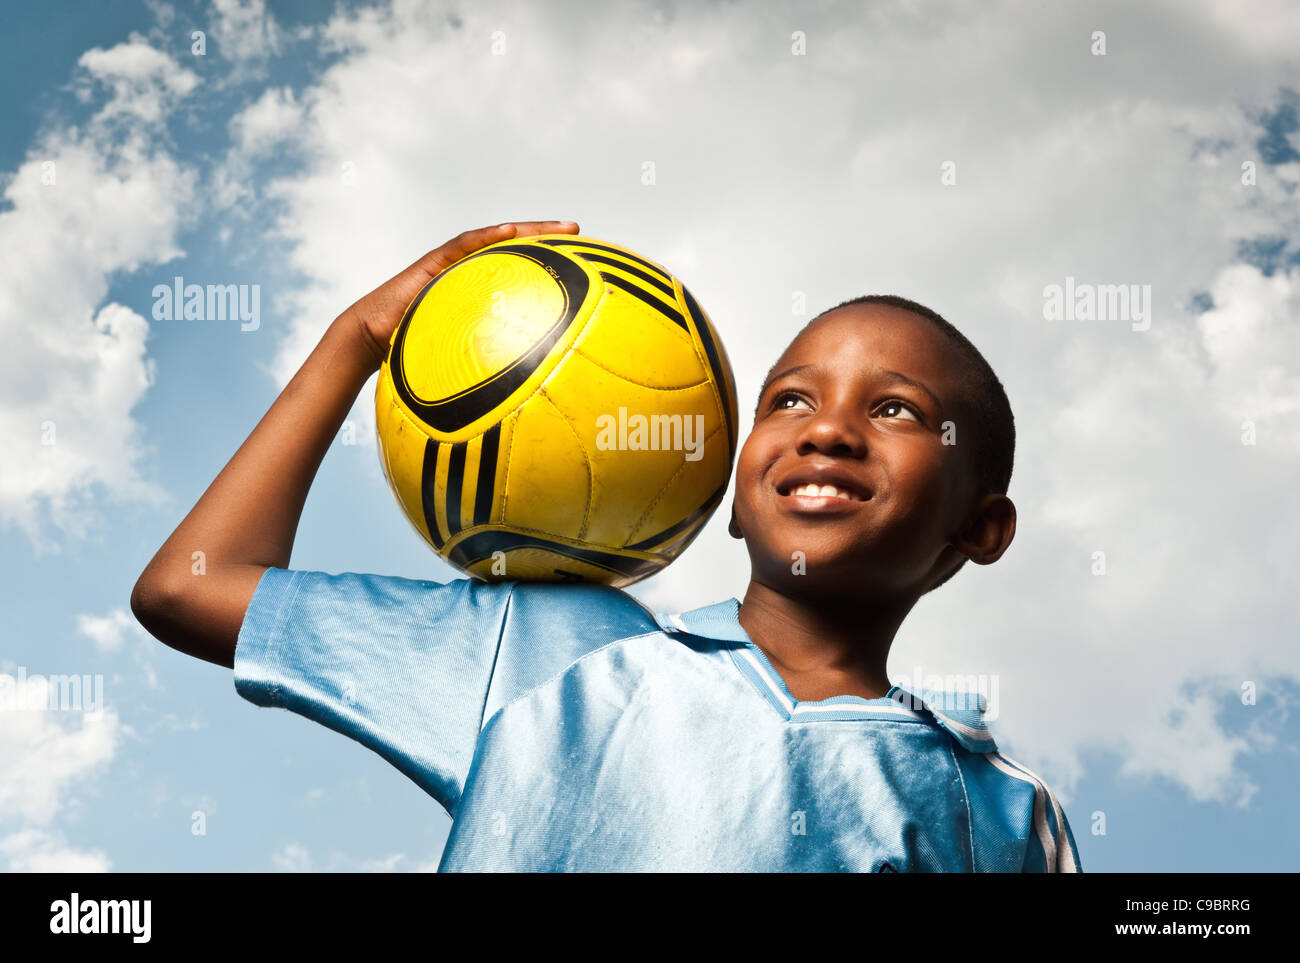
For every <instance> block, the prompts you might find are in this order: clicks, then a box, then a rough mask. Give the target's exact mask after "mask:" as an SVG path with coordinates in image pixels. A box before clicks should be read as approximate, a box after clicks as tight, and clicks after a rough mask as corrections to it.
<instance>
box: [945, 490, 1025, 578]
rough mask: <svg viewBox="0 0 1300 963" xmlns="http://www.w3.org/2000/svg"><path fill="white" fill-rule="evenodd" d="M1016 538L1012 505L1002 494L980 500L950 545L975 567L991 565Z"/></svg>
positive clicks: (1013, 505)
mask: <svg viewBox="0 0 1300 963" xmlns="http://www.w3.org/2000/svg"><path fill="white" fill-rule="evenodd" d="M1015 537H1016V506H1015V503H1014V502H1012V501H1011V499H1010V498H1008V497H1007V496H1006V495H997V494H989V495H983V496H981V497H980V499H979V501H978V503H977V504H976V508H975V515H974V517H973V518H972V519H971V520H970V521H969V522H968V523H967V525H966V528H965V529H964V530H963V531H961V532H958V533H957V534H956V535H954V536H953V539H952V546H953V548H955V549H957V551H959V552H961V554H963V555H965V556H966V557H967V558H968V559H970V560H971V561H972V562H974V563H975V564H976V565H991V564H993V563H994V562H996V561H997V560H998V559H1000V558H1001V557H1002V553H1003V552H1005V551H1006V550H1007V548H1008V547H1009V546H1010V545H1011V540H1012V539H1013V538H1015Z"/></svg>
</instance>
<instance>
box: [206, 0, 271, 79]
mask: <svg viewBox="0 0 1300 963" xmlns="http://www.w3.org/2000/svg"><path fill="white" fill-rule="evenodd" d="M212 35H213V37H214V38H215V39H216V41H217V43H216V47H217V53H219V54H220V55H221V56H222V57H224V58H226V59H227V60H229V61H231V62H233V63H235V64H237V65H246V64H249V63H252V62H256V61H260V60H265V59H266V58H268V57H270V56H272V55H273V54H277V53H279V52H280V43H281V36H280V28H279V26H278V25H277V24H276V22H275V17H273V16H272V15H270V14H269V13H267V11H266V3H265V0H213V3H212Z"/></svg>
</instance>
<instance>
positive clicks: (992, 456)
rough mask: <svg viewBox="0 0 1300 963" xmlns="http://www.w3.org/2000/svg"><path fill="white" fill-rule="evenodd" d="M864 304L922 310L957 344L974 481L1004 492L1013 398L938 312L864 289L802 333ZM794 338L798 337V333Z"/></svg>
mask: <svg viewBox="0 0 1300 963" xmlns="http://www.w3.org/2000/svg"><path fill="white" fill-rule="evenodd" d="M860 304H883V305H887V306H889V307H894V308H902V309H903V310H904V311H910V312H911V313H912V314H915V315H919V316H920V317H922V318H925V319H926V320H927V321H929V322H930V323H931V324H932V325H934V327H935V328H936V329H938V331H939V333H940V334H942V335H943V336H944V337H945V338H947V339H948V341H949V343H950V344H952V345H953V346H954V347H955V348H956V349H957V352H958V354H960V356H961V357H962V359H963V360H964V361H965V362H966V365H967V368H966V372H965V375H966V379H965V383H966V385H967V387H968V388H969V389H970V390H969V397H968V400H969V406H970V409H971V415H972V418H973V421H974V424H973V425H971V426H970V427H969V428H966V429H965V430H964V431H963V435H962V437H963V439H967V440H968V441H966V442H965V443H967V444H970V445H971V451H972V453H973V454H972V467H973V468H974V474H975V484H976V486H977V487H978V489H979V491H980V492H981V493H988V492H993V493H996V494H999V495H1005V494H1006V493H1007V488H1008V487H1009V486H1010V484H1011V469H1012V467H1013V465H1014V464H1015V455H1016V420H1015V417H1014V415H1012V413H1011V402H1010V401H1009V400H1008V399H1007V392H1006V389H1005V388H1003V387H1002V382H1001V381H999V380H998V376H997V375H996V374H995V373H994V371H993V368H992V366H991V365H990V364H989V363H988V361H986V360H985V359H984V356H983V355H982V354H980V353H979V349H978V348H976V347H975V345H973V344H971V342H970V339H969V338H967V337H966V336H965V335H964V334H962V333H961V332H960V331H958V330H957V328H956V327H955V326H953V324H952V323H951V322H949V321H948V320H946V319H945V318H944V317H943V316H942V315H940V314H939V313H938V312H937V311H934V310H932V309H931V308H927V307H926V306H925V305H923V304H919V303H917V302H916V301H911V300H909V299H907V298H904V297H899V296H898V295H896V294H864V295H862V296H860V297H856V298H850V299H849V300H847V301H841V302H840V303H839V304H837V305H835V306H834V307H833V308H827V309H826V310H825V311H823V312H822V313H821V314H819V315H817V316H816V317H814V318H813V319H812V320H811V321H809V322H808V324H805V325H804V328H803V329H801V330H800V333H801V334H802V333H803V330H804V329H806V328H807V327H808V326H809V325H811V324H812V323H813V322H814V321H816V320H818V318H821V317H823V316H824V315H827V314H830V313H831V312H832V311H837V310H839V309H840V308H847V307H853V306H854V305H860ZM795 337H796V338H797V337H798V335H796V336H795ZM792 343H793V342H792ZM774 368H775V365H773V369H774ZM771 377H772V372H771V371H770V370H769V371H768V373H767V378H764V379H763V389H761V390H760V391H759V398H760V401H761V399H762V390H765V389H766V388H767V384H768V381H769V379H771ZM972 436H973V437H972ZM965 564H966V560H965V559H963V560H962V561H961V562H960V563H959V564H958V565H957V567H956V568H954V569H953V570H952V571H951V572H949V573H948V574H947V575H945V576H944V577H943V578H941V579H940V580H939V581H937V582H935V583H934V585H932V586H930V588H928V589H926V591H927V592H933V591H934V590H935V589H937V588H938V587H939V586H940V585H942V584H944V582H946V581H948V579H950V578H952V577H953V576H954V575H956V574H957V572H959V571H960V570H961V567H962V566H963V565H965Z"/></svg>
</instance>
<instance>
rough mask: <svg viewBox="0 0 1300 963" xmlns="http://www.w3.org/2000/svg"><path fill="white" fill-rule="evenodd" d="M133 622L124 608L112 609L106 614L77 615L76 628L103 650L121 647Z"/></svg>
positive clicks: (110, 650)
mask: <svg viewBox="0 0 1300 963" xmlns="http://www.w3.org/2000/svg"><path fill="white" fill-rule="evenodd" d="M135 624H136V623H135V621H134V620H133V619H132V618H131V616H129V615H127V613H126V611H125V610H124V609H114V610H113V611H112V612H110V613H108V615H78V616H77V628H78V630H79V631H80V632H81V634H82V635H84V636H86V637H87V638H88V639H90V640H91V641H92V642H94V643H95V646H96V647H97V648H98V649H100V650H101V651H103V652H117V651H118V650H119V649H121V648H122V640H123V638H124V636H125V634H126V632H127V631H128V630H129V629H131V628H132V627H133V625H135Z"/></svg>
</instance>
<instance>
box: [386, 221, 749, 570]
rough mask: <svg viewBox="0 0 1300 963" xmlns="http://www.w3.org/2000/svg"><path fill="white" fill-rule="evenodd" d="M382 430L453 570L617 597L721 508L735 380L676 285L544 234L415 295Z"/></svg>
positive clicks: (586, 242)
mask: <svg viewBox="0 0 1300 963" xmlns="http://www.w3.org/2000/svg"><path fill="white" fill-rule="evenodd" d="M375 421H376V426H377V429H378V440H379V456H380V461H381V462H382V463H383V467H384V473H385V475H386V476H387V478H388V482H389V484H390V485H391V486H392V489H393V493H394V494H395V495H396V496H397V501H398V504H400V505H401V506H402V510H403V511H404V512H405V514H406V517H407V518H408V519H409V520H410V521H411V524H412V525H414V526H415V530H416V531H417V532H419V533H420V536H421V537H422V538H423V539H424V540H425V541H426V542H428V543H429V545H430V546H431V547H432V548H433V550H434V551H435V552H437V553H438V555H439V556H441V557H442V558H443V559H445V560H446V561H448V562H450V563H451V564H452V565H454V566H456V567H457V568H459V569H460V570H461V571H463V572H466V573H467V574H469V575H472V576H475V577H477V578H481V579H484V580H486V581H502V580H505V579H523V580H530V581H563V580H577V581H589V582H601V583H604V584H607V585H613V586H625V585H630V584H631V583H633V582H635V581H637V580H639V579H642V578H645V577H646V576H647V575H651V574H653V573H654V572H657V571H658V570H659V569H661V568H663V567H664V566H665V565H667V564H668V563H669V562H671V561H672V560H673V559H674V558H676V557H677V555H678V554H679V553H680V552H681V551H682V550H683V549H684V548H685V547H686V546H687V545H689V544H690V543H691V541H692V540H693V539H694V538H695V536H696V535H697V534H699V531H700V529H701V528H703V527H704V525H705V523H706V522H707V521H708V520H709V517H710V516H711V515H712V514H713V512H714V510H715V509H716V508H717V507H718V505H719V504H720V503H721V501H722V497H723V494H724V493H725V492H726V488H727V481H728V479H729V478H730V476H731V467H732V462H733V460H734V458H735V453H736V427H737V410H736V383H735V379H734V378H733V376H732V372H731V365H730V362H729V361H728V360H727V353H726V351H724V350H723V347H722V341H721V340H720V339H719V338H718V334H717V332H716V331H715V330H714V328H713V325H712V323H711V322H710V321H709V318H708V315H706V314H705V313H704V309H703V308H701V307H700V306H699V304H698V303H697V302H696V300H695V298H694V297H692V296H691V293H690V292H689V291H687V290H686V288H685V287H683V285H682V283H681V281H679V280H678V279H677V278H675V277H673V275H671V274H670V273H669V272H668V271H666V270H664V268H662V267H661V266H659V265H658V264H656V263H654V262H653V261H650V260H648V259H646V258H644V257H642V256H641V255H639V254H635V253H633V252H632V251H629V250H627V249H626V248H623V247H619V246H618V245H615V244H610V243H608V242H607V241H597V240H594V239H592V238H588V237H582V236H579V235H574V234H543V235H538V236H535V237H527V238H521V239H511V240H506V241H500V242H498V243H496V244H492V245H489V246H488V247H485V248H483V249H481V250H479V251H476V252H475V253H473V254H471V255H469V256H468V257H465V258H462V259H461V260H459V261H457V262H456V263H455V264H453V265H452V266H451V267H449V268H448V269H447V270H445V271H443V272H442V273H441V274H439V275H438V276H437V277H436V278H434V279H433V280H432V281H430V282H429V284H428V285H426V286H425V288H424V289H423V290H422V291H421V292H420V293H419V295H417V296H416V298H415V300H413V301H412V302H411V304H410V306H409V307H408V308H407V309H406V313H405V315H404V316H403V318H402V322H401V324H399V325H398V327H397V329H396V330H395V331H394V332H393V338H392V341H391V342H390V344H389V349H388V357H387V359H386V360H385V362H384V364H383V366H382V367H381V369H380V372H379V385H378V388H377V390H376V392H375Z"/></svg>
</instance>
